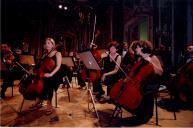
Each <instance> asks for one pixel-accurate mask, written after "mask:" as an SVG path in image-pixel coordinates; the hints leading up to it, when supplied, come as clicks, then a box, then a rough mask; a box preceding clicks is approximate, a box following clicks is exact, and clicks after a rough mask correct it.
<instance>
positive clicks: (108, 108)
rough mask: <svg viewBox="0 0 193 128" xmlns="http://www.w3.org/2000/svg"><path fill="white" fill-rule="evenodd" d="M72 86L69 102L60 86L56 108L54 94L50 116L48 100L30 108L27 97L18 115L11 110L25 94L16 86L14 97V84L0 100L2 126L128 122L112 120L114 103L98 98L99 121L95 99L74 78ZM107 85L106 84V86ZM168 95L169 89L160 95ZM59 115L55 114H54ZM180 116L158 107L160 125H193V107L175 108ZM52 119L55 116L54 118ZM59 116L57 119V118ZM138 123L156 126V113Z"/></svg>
mask: <svg viewBox="0 0 193 128" xmlns="http://www.w3.org/2000/svg"><path fill="white" fill-rule="evenodd" d="M72 83H73V84H72V85H73V87H72V86H71V88H69V92H70V100H71V101H70V102H69V100H68V93H67V89H66V88H62V87H60V88H59V90H58V91H57V101H58V103H57V108H55V95H54V97H53V102H52V104H53V106H54V108H55V110H54V112H53V113H52V114H51V115H49V116H47V115H45V109H46V102H44V106H43V107H42V108H41V109H39V110H36V111H29V110H28V108H29V106H31V105H32V103H33V101H29V100H25V102H24V105H23V109H22V113H21V114H20V115H18V114H17V113H16V112H14V111H13V110H12V108H13V109H14V110H16V111H19V109H20V106H21V103H22V99H23V98H22V95H21V94H20V93H19V92H18V86H16V85H15V86H14V94H13V95H14V96H13V97H11V88H8V90H7V92H6V96H7V97H6V99H5V100H1V103H0V110H1V111H0V115H1V116H0V117H1V119H0V120H1V122H0V125H1V126H18V127H20V126H22V127H28V126H30V127H48V126H49V127H107V126H110V127H113V126H117V127H119V126H127V125H125V124H124V123H123V122H121V121H120V119H114V120H112V121H111V124H109V121H110V119H111V115H112V113H113V110H114V108H115V106H114V105H113V104H109V103H104V104H101V103H98V102H96V104H95V106H96V110H97V112H98V115H99V118H100V121H98V119H97V116H96V112H95V111H94V110H93V107H92V103H89V108H88V100H87V99H88V95H87V93H86V90H84V89H78V86H77V85H76V83H75V80H74V78H73V82H72ZM104 88H105V87H104ZM161 97H162V98H163V97H164V98H165V97H167V93H165V94H163V95H161ZM129 116H131V114H130V113H129V112H127V111H125V110H123V117H129ZM55 117H56V118H55ZM176 117H177V120H174V117H173V112H169V111H167V110H166V109H162V108H160V107H158V118H159V125H160V126H162V127H192V126H193V111H192V110H190V109H180V110H179V111H177V112H176ZM51 119H56V120H54V121H51ZM57 119H58V120H57ZM138 126H139V127H155V126H156V116H155V112H154V116H153V117H152V119H151V120H150V121H149V122H147V123H146V124H143V125H138Z"/></svg>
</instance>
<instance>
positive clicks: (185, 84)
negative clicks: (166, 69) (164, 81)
mask: <svg viewBox="0 0 193 128" xmlns="http://www.w3.org/2000/svg"><path fill="white" fill-rule="evenodd" d="M171 86H172V85H171ZM170 88H171V89H172V88H173V90H176V92H175V93H176V94H175V95H176V96H177V97H178V98H179V99H180V100H181V101H183V102H190V103H191V102H192V101H193V60H191V61H190V62H189V63H186V64H185V65H183V66H182V67H181V68H180V70H179V72H178V74H177V75H176V78H174V84H173V87H170ZM171 91H172V90H171Z"/></svg>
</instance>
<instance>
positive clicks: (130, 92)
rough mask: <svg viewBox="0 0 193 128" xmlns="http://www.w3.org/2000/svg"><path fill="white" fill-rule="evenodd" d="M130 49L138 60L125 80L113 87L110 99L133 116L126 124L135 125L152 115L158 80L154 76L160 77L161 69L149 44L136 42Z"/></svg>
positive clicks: (145, 120) (147, 42)
mask: <svg viewBox="0 0 193 128" xmlns="http://www.w3.org/2000/svg"><path fill="white" fill-rule="evenodd" d="M132 49H133V51H134V53H135V55H136V56H138V59H139V60H138V61H137V62H136V63H135V64H134V66H133V67H132V68H131V70H130V72H129V74H128V76H127V77H126V79H125V80H120V81H118V82H117V83H116V84H114V85H113V88H112V89H111V92H110V97H111V98H112V99H113V100H114V102H115V103H116V104H118V105H121V106H122V107H124V108H125V109H127V110H129V111H130V112H132V113H133V114H134V115H135V116H133V117H131V118H129V119H127V120H126V122H127V123H128V124H131V125H132V124H133V125H136V124H139V123H146V122H147V121H148V120H149V119H150V118H151V117H152V115H153V105H154V95H155V93H156V91H157V86H156V85H157V80H158V79H157V77H156V76H157V75H162V72H163V69H162V67H161V64H160V61H159V59H158V58H157V57H156V56H155V55H153V54H152V50H153V46H152V43H151V42H149V41H136V42H134V44H133V45H132Z"/></svg>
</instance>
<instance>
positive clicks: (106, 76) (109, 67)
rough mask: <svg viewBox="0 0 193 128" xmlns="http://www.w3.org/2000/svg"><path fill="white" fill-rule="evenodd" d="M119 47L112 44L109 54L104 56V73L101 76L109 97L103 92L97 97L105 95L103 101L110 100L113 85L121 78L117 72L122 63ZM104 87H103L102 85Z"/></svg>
mask: <svg viewBox="0 0 193 128" xmlns="http://www.w3.org/2000/svg"><path fill="white" fill-rule="evenodd" d="M117 51H118V47H116V46H115V45H113V44H112V45H110V46H109V52H110V53H109V55H108V56H107V57H106V58H104V73H103V75H102V77H101V80H102V82H104V84H105V85H106V86H107V97H105V98H104V96H102V94H99V95H97V98H99V99H100V98H101V97H103V99H101V100H102V101H104V100H109V99H110V97H109V94H110V90H111V88H112V86H113V84H114V83H116V81H117V80H118V79H119V76H118V75H117V72H118V71H119V68H120V64H121V56H120V55H119V54H118V53H117ZM100 88H101V89H102V87H100Z"/></svg>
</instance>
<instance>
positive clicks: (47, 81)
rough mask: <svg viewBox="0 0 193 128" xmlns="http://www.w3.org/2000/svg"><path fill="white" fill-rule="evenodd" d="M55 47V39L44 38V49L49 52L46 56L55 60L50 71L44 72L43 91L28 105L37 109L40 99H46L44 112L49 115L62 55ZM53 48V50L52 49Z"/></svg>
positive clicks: (40, 102) (51, 109) (39, 105)
mask: <svg viewBox="0 0 193 128" xmlns="http://www.w3.org/2000/svg"><path fill="white" fill-rule="evenodd" d="M54 48H55V41H54V39H53V38H46V40H45V44H44V50H45V52H46V53H49V54H48V56H46V57H48V58H50V59H52V60H54V61H55V66H54V68H53V69H52V71H51V72H47V73H45V74H44V76H43V77H44V86H43V91H42V94H41V95H40V96H37V97H36V100H35V103H34V104H33V105H32V106H31V107H30V110H37V109H39V108H41V107H42V99H47V109H46V112H45V114H46V115H50V114H51V113H52V112H53V108H52V97H53V91H54V88H56V86H58V85H57V84H58V82H57V81H58V80H57V79H58V78H57V76H58V75H59V74H58V71H59V69H60V67H61V62H62V55H61V53H60V52H58V51H57V50H56V49H54ZM53 49H54V50H53Z"/></svg>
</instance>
